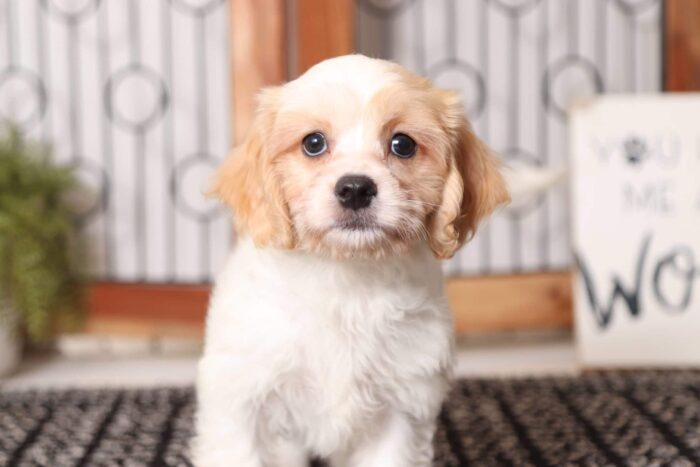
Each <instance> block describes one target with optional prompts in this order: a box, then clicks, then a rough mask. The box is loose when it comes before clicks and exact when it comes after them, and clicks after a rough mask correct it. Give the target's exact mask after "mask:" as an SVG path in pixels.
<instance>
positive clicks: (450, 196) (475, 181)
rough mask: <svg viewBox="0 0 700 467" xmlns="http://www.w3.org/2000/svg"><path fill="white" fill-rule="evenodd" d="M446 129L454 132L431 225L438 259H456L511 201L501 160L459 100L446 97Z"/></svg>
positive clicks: (431, 244) (431, 240) (449, 94)
mask: <svg viewBox="0 0 700 467" xmlns="http://www.w3.org/2000/svg"><path fill="white" fill-rule="evenodd" d="M443 101H444V102H445V105H446V109H447V111H446V112H445V114H444V116H445V122H446V127H447V128H449V131H450V132H451V133H452V145H451V154H449V156H448V166H449V167H448V173H447V178H446V180H445V188H444V190H443V193H442V203H441V205H440V207H439V208H438V209H437V211H436V212H435V213H434V214H433V217H432V219H431V223H430V226H429V233H430V247H431V249H432V250H433V253H434V254H435V256H436V257H437V258H440V259H446V258H450V257H452V256H453V255H454V254H455V252H456V251H457V250H458V249H459V247H461V246H462V244H464V242H465V241H466V240H467V239H469V238H471V237H472V236H473V235H474V233H475V232H476V228H477V227H478V225H479V222H480V221H481V219H483V218H484V217H485V216H487V215H489V214H491V213H492V212H493V210H494V209H496V207H498V206H499V205H501V204H504V203H507V202H508V201H510V195H509V194H508V191H507V189H506V185H505V182H504V180H503V177H502V176H501V174H500V172H499V163H498V160H497V159H496V158H495V157H494V155H493V154H492V153H491V151H490V150H489V148H488V147H486V145H485V144H484V143H483V142H482V141H481V140H479V138H477V136H476V135H475V134H474V131H473V130H472V128H471V126H470V125H469V122H468V121H467V119H466V118H465V117H464V110H463V107H462V104H461V103H460V101H459V99H458V98H457V97H456V96H455V95H454V94H452V93H445V94H444V96H443Z"/></svg>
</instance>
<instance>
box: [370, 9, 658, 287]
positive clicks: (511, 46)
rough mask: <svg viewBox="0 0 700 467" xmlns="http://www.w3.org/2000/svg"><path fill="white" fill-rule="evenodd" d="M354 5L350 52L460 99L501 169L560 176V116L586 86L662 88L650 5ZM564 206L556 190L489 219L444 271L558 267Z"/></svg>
mask: <svg viewBox="0 0 700 467" xmlns="http://www.w3.org/2000/svg"><path fill="white" fill-rule="evenodd" d="M357 3H358V7H359V8H358V9H359V13H358V27H357V30H358V43H357V48H358V50H359V51H361V52H363V53H367V54H370V55H375V56H380V57H386V58H391V59H394V60H397V61H399V62H401V63H403V64H404V65H406V66H408V67H409V68H411V69H413V70H415V71H418V72H420V73H423V74H426V75H428V76H430V77H431V78H433V79H434V80H435V81H436V82H437V83H438V84H441V85H444V86H445V87H450V88H454V89H458V90H460V91H462V92H463V94H464V97H465V101H466V108H467V111H468V113H469V115H470V117H471V120H472V122H473V124H474V126H475V128H476V130H477V132H478V133H479V134H480V135H481V137H483V138H484V139H485V140H486V141H487V142H488V143H489V144H490V145H491V147H492V148H493V149H494V150H496V151H497V152H498V153H500V154H501V156H502V157H503V158H504V159H506V160H508V161H515V162H518V163H525V164H542V165H546V166H551V167H558V168H562V167H567V166H568V154H567V143H566V139H567V122H566V116H565V115H563V114H562V112H561V111H565V110H566V108H567V106H568V105H569V104H570V103H571V102H572V101H574V100H575V99H576V98H580V97H585V96H590V95H591V94H592V93H593V92H595V90H596V81H598V83H597V85H599V86H601V88H602V90H603V91H604V92H608V93H620V92H624V93H629V92H654V91H658V90H660V89H661V85H662V83H661V70H662V60H661V41H662V33H661V9H662V8H661V2H660V1H659V0H357ZM552 101H553V105H552ZM557 109H559V110H557ZM560 110H561V111H560ZM567 196H568V195H567V190H566V187H565V186H562V187H560V188H559V189H557V190H555V191H554V192H552V193H551V195H549V196H547V198H546V199H543V200H541V202H539V203H536V204H534V205H529V206H525V207H524V208H521V209H511V210H509V211H506V212H504V213H502V214H500V215H498V216H496V217H495V218H494V219H493V220H492V221H491V222H490V223H489V224H487V225H486V226H485V228H483V229H482V231H481V233H480V234H479V235H477V237H476V239H475V240H474V241H473V242H472V243H471V244H469V245H468V246H467V247H466V248H465V249H463V250H462V252H461V253H460V254H459V255H457V257H456V258H455V259H454V260H453V261H451V262H450V264H448V265H447V270H448V272H450V273H454V274H457V273H458V274H463V273H470V274H471V273H480V272H487V273H511V272H518V271H539V270H550V269H562V268H566V267H568V266H569V265H570V243H569V228H568V225H569V219H568V210H567V206H568V201H567Z"/></svg>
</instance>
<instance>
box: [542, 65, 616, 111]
mask: <svg viewBox="0 0 700 467" xmlns="http://www.w3.org/2000/svg"><path fill="white" fill-rule="evenodd" d="M603 91H604V85H603V78H602V77H601V76H600V73H599V71H598V69H597V68H596V67H595V65H594V64H593V63H592V62H591V61H590V60H588V59H587V58H585V57H581V56H579V55H568V56H566V57H562V58H560V59H559V60H556V61H554V62H553V63H552V64H551V65H550V66H549V67H548V68H547V70H546V71H545V74H544V79H543V81H542V99H543V102H544V106H545V108H546V109H547V110H548V111H551V112H552V113H553V114H554V115H556V116H558V117H560V118H562V119H566V117H567V113H568V112H567V108H568V107H569V105H570V104H571V102H572V101H573V99H579V98H582V97H586V96H592V95H595V94H599V93H601V92H603Z"/></svg>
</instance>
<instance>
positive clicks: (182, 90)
mask: <svg viewBox="0 0 700 467" xmlns="http://www.w3.org/2000/svg"><path fill="white" fill-rule="evenodd" d="M228 24H229V21H228V5H227V3H226V2H225V1H222V0H206V1H200V0H149V1H139V0H102V1H100V0H0V31H1V32H2V33H1V34H0V116H1V117H2V118H9V119H11V120H14V121H16V122H18V123H19V124H20V125H21V127H22V128H23V129H24V130H25V131H26V132H27V134H28V135H30V136H32V137H36V138H41V139H43V140H46V141H49V142H51V143H52V144H53V147H54V152H55V157H56V160H57V161H58V162H59V163H60V164H74V165H75V166H77V167H78V169H79V173H80V174H81V177H82V178H83V180H84V181H85V182H86V183H87V185H89V186H90V187H91V188H92V190H93V191H94V196H93V197H92V199H91V200H88V202H87V203H86V206H85V215H84V216H83V218H82V220H81V223H82V224H83V226H84V228H85V229H86V231H87V233H88V234H89V238H90V240H91V241H92V243H93V245H92V246H93V248H92V251H93V252H94V264H95V268H94V275H95V276H96V277H97V278H105V279H116V280H121V281H141V280H145V281H149V282H164V281H166V282H167V281H176V282H198V281H203V280H206V279H208V278H210V277H211V275H212V272H214V271H216V270H217V269H219V267H220V264H221V261H222V259H223V257H224V254H225V252H226V251H227V249H228V242H229V239H230V232H231V228H230V222H229V220H228V215H227V214H226V213H225V212H224V210H223V209H221V208H219V207H218V206H217V205H216V204H215V203H214V202H213V201H205V200H204V198H203V196H202V192H203V191H204V189H205V187H206V181H207V178H208V177H209V175H210V173H211V169H212V167H213V166H214V165H216V164H218V162H219V161H220V160H221V159H222V158H223V157H224V156H225V155H226V152H227V150H228V147H229V120H230V115H229V107H230V99H229V88H230V80H229V69H228V63H229V53H228V47H229V35H228Z"/></svg>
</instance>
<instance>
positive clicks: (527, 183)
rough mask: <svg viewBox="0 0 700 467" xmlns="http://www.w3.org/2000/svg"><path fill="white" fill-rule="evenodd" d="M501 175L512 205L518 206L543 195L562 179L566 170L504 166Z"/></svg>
mask: <svg viewBox="0 0 700 467" xmlns="http://www.w3.org/2000/svg"><path fill="white" fill-rule="evenodd" d="M501 173H502V174H503V178H504V179H505V181H506V186H507V187H508V192H509V193H510V196H511V198H512V200H513V203H514V204H519V203H521V202H524V201H528V200H531V199H533V198H536V197H538V196H541V195H544V194H545V193H546V192H547V191H548V190H549V189H551V188H553V187H554V186H556V185H557V184H558V183H560V182H561V181H562V180H563V179H564V177H565V175H566V169H561V168H559V169H557V168H550V167H532V166H526V165H505V166H504V167H503V168H502V171H501Z"/></svg>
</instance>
